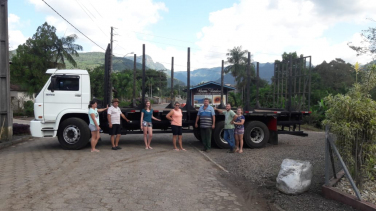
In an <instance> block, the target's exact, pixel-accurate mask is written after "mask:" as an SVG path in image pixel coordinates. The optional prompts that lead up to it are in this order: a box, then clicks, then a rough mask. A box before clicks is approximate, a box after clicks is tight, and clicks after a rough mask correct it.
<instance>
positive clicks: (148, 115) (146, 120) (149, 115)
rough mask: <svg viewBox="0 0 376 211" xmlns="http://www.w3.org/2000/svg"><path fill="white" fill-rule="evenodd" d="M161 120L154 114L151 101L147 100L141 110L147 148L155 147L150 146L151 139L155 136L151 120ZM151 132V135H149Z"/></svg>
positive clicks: (142, 127)
mask: <svg viewBox="0 0 376 211" xmlns="http://www.w3.org/2000/svg"><path fill="white" fill-rule="evenodd" d="M152 119H154V120H157V121H161V120H160V119H157V118H155V117H154V116H153V109H151V104H150V101H146V103H145V108H144V109H142V111H141V121H140V122H141V125H140V127H141V130H143V131H144V142H145V149H153V148H151V146H150V143H151V139H152V137H153V124H152V123H151V120H152ZM148 133H149V137H148Z"/></svg>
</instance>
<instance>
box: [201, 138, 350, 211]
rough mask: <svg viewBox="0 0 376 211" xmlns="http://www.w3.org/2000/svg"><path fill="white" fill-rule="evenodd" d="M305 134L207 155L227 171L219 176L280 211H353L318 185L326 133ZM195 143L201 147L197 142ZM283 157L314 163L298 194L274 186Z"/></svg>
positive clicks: (321, 173)
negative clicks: (309, 180) (309, 178)
mask: <svg viewBox="0 0 376 211" xmlns="http://www.w3.org/2000/svg"><path fill="white" fill-rule="evenodd" d="M308 134H309V136H308V137H299V136H291V135H280V136H279V144H278V145H270V144H268V145H267V146H266V147H264V148H261V149H250V148H245V149H244V152H243V153H242V154H238V153H236V154H230V153H226V151H227V150H225V149H214V150H212V151H211V152H210V153H209V154H208V155H209V156H210V157H211V158H212V159H213V160H214V161H215V162H217V163H218V164H220V165H222V166H223V167H224V168H225V169H227V170H228V171H229V172H230V173H229V174H228V173H225V172H223V174H222V176H223V177H224V178H226V179H228V180H230V181H232V182H233V185H234V186H236V187H238V188H239V189H241V190H242V191H243V193H244V197H245V198H249V199H251V198H253V197H255V196H262V197H263V198H265V199H267V200H268V202H269V203H270V204H273V205H274V206H275V207H278V208H282V209H283V210H289V211H290V210H292V211H293V210H298V211H301V210H354V209H353V208H351V207H350V206H347V205H344V204H341V203H338V202H336V201H333V200H328V199H325V198H324V197H323V196H322V193H321V187H322V185H323V184H324V181H325V163H324V160H325V151H324V149H325V147H324V146H325V145H324V141H325V134H324V133H323V132H308ZM194 145H196V146H197V147H199V146H200V144H199V143H198V142H195V143H194ZM285 158H290V159H297V160H306V161H309V162H311V164H312V165H313V178H312V184H311V187H310V189H309V190H308V191H307V192H305V193H303V194H301V195H297V196H294V195H285V194H283V193H280V192H279V191H278V190H277V189H276V188H275V185H276V178H277V175H278V172H279V170H280V165H281V163H282V161H283V159H285Z"/></svg>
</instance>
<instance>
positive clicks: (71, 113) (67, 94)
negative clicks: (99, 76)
mask: <svg viewBox="0 0 376 211" xmlns="http://www.w3.org/2000/svg"><path fill="white" fill-rule="evenodd" d="M46 73H47V74H50V75H51V77H50V78H49V79H48V81H47V82H46V84H45V85H44V87H43V88H42V90H41V91H40V92H39V94H38V95H37V97H36V98H35V103H34V115H35V118H34V120H32V121H31V122H30V131H31V135H32V136H33V137H56V136H58V138H59V142H60V144H61V145H62V146H63V148H66V149H77V148H81V147H82V146H81V145H82V144H80V142H82V141H80V140H88V139H89V137H90V131H89V129H88V128H87V124H88V121H89V118H88V115H87V111H88V107H87V106H88V103H89V101H90V77H89V74H88V72H87V71H86V70H78V69H72V70H57V69H48V70H47V72H46ZM82 143H83V142H82ZM86 143H87V141H86V142H85V144H86ZM78 145H79V146H78Z"/></svg>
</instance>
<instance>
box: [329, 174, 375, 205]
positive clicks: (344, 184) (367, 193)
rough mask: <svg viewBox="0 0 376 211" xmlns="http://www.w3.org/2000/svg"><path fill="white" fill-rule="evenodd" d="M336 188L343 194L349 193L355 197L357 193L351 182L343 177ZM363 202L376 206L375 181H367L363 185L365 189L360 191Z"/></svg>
mask: <svg viewBox="0 0 376 211" xmlns="http://www.w3.org/2000/svg"><path fill="white" fill-rule="evenodd" d="M336 188H338V189H339V190H341V191H342V192H345V193H349V194H351V195H353V196H355V192H354V190H353V189H352V187H351V184H350V182H349V180H348V179H347V178H346V177H343V178H342V179H341V180H340V181H339V182H338V184H337V186H336ZM359 191H360V196H361V198H362V200H364V201H367V202H370V203H373V204H376V183H375V182H373V181H366V182H364V184H363V189H362V190H359Z"/></svg>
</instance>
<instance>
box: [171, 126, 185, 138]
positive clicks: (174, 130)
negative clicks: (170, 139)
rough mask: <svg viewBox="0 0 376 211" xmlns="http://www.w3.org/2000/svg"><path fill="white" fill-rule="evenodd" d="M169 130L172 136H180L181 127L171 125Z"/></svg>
mask: <svg viewBox="0 0 376 211" xmlns="http://www.w3.org/2000/svg"><path fill="white" fill-rule="evenodd" d="M171 130H172V135H174V136H176V135H178V136H181V135H182V133H183V132H182V127H181V126H177V125H171Z"/></svg>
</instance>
